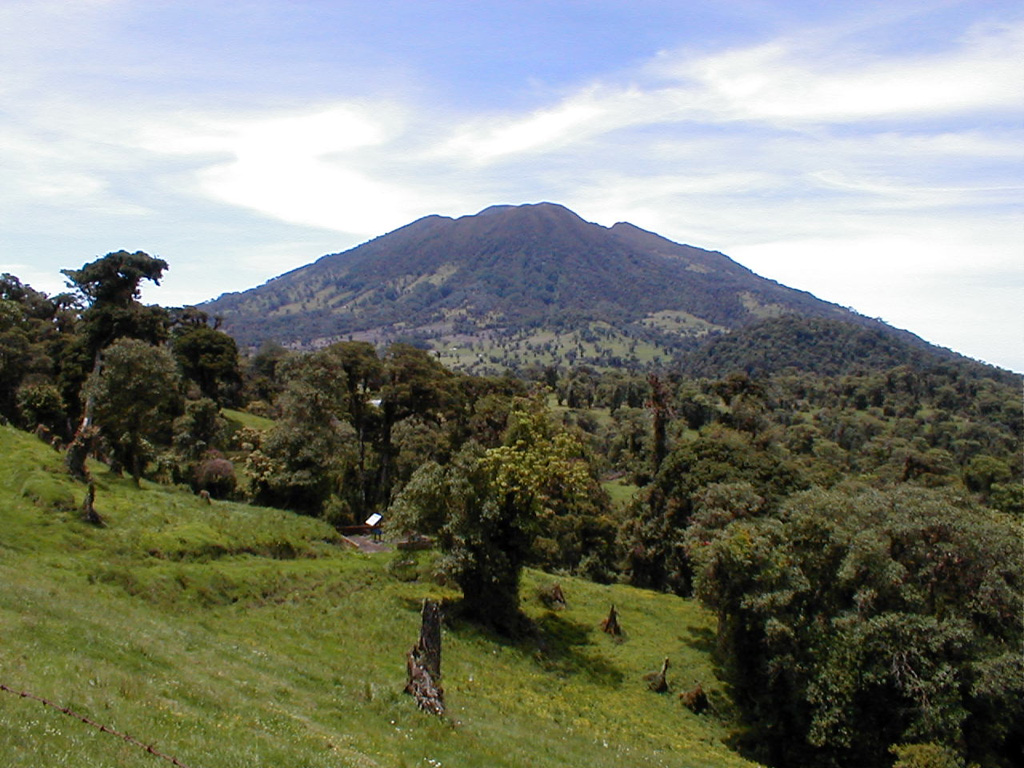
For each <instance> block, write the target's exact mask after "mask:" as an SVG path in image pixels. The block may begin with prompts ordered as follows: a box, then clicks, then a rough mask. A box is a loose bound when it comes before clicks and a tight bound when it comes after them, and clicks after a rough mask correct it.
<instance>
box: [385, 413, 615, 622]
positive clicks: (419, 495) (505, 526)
mask: <svg viewBox="0 0 1024 768" xmlns="http://www.w3.org/2000/svg"><path fill="white" fill-rule="evenodd" d="M599 494H600V489H599V488H598V487H596V485H595V483H594V482H593V479H592V478H591V476H590V473H589V467H588V465H587V464H586V462H585V461H584V460H583V453H582V446H581V445H580V444H579V442H578V441H577V440H576V439H575V438H574V437H572V436H571V435H570V434H568V433H566V432H564V431H560V430H558V429H557V428H556V427H555V426H554V425H553V424H552V423H551V421H550V420H549V419H548V417H547V414H546V412H545V411H544V410H543V409H542V408H541V407H539V406H533V407H530V408H523V409H520V410H516V411H514V412H513V413H512V415H511V416H510V420H509V427H508V430H507V432H506V435H505V440H504V444H503V445H500V446H497V447H495V448H490V449H483V448H480V447H479V446H476V445H473V444H470V445H467V446H466V447H464V448H463V449H462V450H461V451H460V452H459V453H458V454H457V455H456V456H455V457H454V459H453V460H452V461H451V463H449V464H448V465H445V466H442V465H440V464H438V463H436V462H430V463H428V464H426V465H424V466H423V467H421V468H420V469H419V470H418V471H417V472H416V473H415V474H414V475H413V477H412V479H411V480H410V482H409V483H408V485H407V486H406V487H405V488H404V489H403V491H402V493H401V494H400V495H399V497H398V499H397V500H396V502H395V504H394V505H393V506H392V510H391V511H392V520H391V522H390V525H391V526H392V527H393V528H396V529H399V530H401V529H412V530H420V531H423V532H426V533H433V534H436V535H437V536H438V539H439V544H440V547H441V549H442V551H443V552H444V559H443V563H442V567H443V569H444V570H445V571H446V572H447V573H448V574H449V576H450V577H451V578H453V579H454V580H455V582H456V583H458V585H459V587H460V588H461V589H462V593H463V598H464V599H463V609H464V611H465V613H466V614H468V615H470V616H472V617H474V618H476V619H478V620H481V621H484V622H487V623H490V624H493V625H495V626H496V627H497V628H498V629H500V630H502V631H505V632H513V631H515V629H516V627H517V624H518V622H519V620H520V616H519V610H518V608H519V578H520V574H521V572H522V569H523V567H524V566H525V565H526V564H527V563H528V562H530V560H531V558H532V557H533V556H534V554H535V544H536V541H537V539H538V537H539V536H541V535H543V534H544V532H545V531H550V530H552V527H551V524H552V522H553V521H554V520H555V519H556V518H559V517H561V516H563V515H565V514H567V513H569V512H571V511H572V510H574V509H575V508H577V507H580V506H587V507H590V508H592V507H593V506H596V505H597V504H598V503H599V502H597V501H595V497H596V496H597V495H599Z"/></svg>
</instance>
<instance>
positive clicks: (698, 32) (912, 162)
mask: <svg viewBox="0 0 1024 768" xmlns="http://www.w3.org/2000/svg"><path fill="white" fill-rule="evenodd" d="M1022 117H1024V5H1021V4H1020V3H1019V2H999V1H993V2H986V1H985V0H972V1H969V2H957V1H955V0H941V1H940V0H935V1H934V2H928V1H926V0H921V1H920V2H918V1H916V0H908V1H905V2H903V1H901V0H888V1H887V2H872V1H871V0H865V1H863V2H857V3H852V2H850V3H847V2H834V3H833V2H820V1H819V2H799V1H796V2H794V1H792V0H788V1H785V2H782V1H778V2H774V1H770V0H721V1H719V2H688V1H687V0H675V1H674V2H668V1H666V2H662V1H660V0H646V1H645V0H634V1H633V2H628V3H627V2H601V1H598V0H590V1H587V0H562V2H554V1H542V0H505V2H484V1H481V2H446V1H445V0H431V1H427V0H421V1H419V2H410V1H409V0H405V1H400V0H379V1H378V2H373V3H371V2H346V1H344V0H341V1H336V2H316V1H310V2H301V1H299V0H294V1H291V2H285V1H284V0H277V1H271V0H247V1H244V2H232V1H231V0H221V1H220V2H212V0H207V1H205V2H190V1H189V0H174V1H173V2H161V1H160V0H62V1H61V2H50V1H49V0H29V1H28V2H21V1H20V0H0V168H2V169H3V172H2V174H0V271H6V272H11V273H13V274H15V275H18V276H19V277H20V278H21V279H22V280H23V281H25V282H28V283H30V284H32V285H33V286H35V287H37V288H39V289H41V290H46V291H47V292H51V293H52V292H55V291H58V290H60V289H62V287H63V280H62V277H61V276H60V274H59V270H60V269H62V268H68V267H71V268H76V267H79V266H81V265H82V264H84V263H86V262H89V261H92V260H93V259H95V258H97V257H99V256H102V255H103V254H105V253H107V252H109V251H113V250H118V249H121V248H125V249H129V250H137V249H141V250H145V251H147V252H148V253H150V254H153V255H157V256H160V257H162V258H164V259H166V260H167V261H168V262H169V263H170V265H171V268H170V270H169V272H168V273H167V276H166V279H165V280H164V281H163V283H162V285H161V287H160V288H154V289H150V290H147V292H146V295H145V298H146V300H148V301H152V302H159V303H161V304H165V305H175V304H184V303H195V302H199V301H202V300H205V299H208V298H213V297H214V296H217V295H219V294H220V293H223V292H226V291H238V290H244V289H246V288H250V287H253V286H255V285H258V284H260V283H262V282H264V281H265V280H267V279H269V278H271V277H274V276H276V275H278V274H280V273H282V272H284V271H287V270H289V269H292V268H295V267H297V266H301V265H303V264H306V263H309V262H311V261H313V260H315V259H316V258H318V257H319V256H321V255H323V254H325V253H332V252H337V251H342V250H346V249H348V248H350V247H352V246H354V245H357V244H358V243H360V242H363V241H365V240H367V239H369V238H371V237H374V236H377V235H380V234H383V233H384V232H387V231H389V230H392V229H395V228H397V227H399V226H402V225H404V224H406V223H408V222H410V221H412V220H414V219H416V218H418V217H420V216H424V215H427V214H431V213H439V214H443V215H448V216H460V215H464V214H469V213H475V212H477V211H479V210H481V209H483V208H486V207H487V206H489V205H492V204H497V203H524V202H537V201H541V200H550V201H554V202H559V203H562V204H564V205H567V206H568V207H570V208H572V209H573V210H575V211H576V212H577V213H579V214H580V215H581V216H582V217H583V218H585V219H587V220H590V221H595V222H597V223H600V224H604V225H611V224H613V223H615V222H616V221H630V222H632V223H634V224H636V225H638V226H641V227H644V228H646V229H650V230H653V231H655V232H658V233H659V234H662V235H664V236H666V237H669V238H671V239H673V240H676V241H678V242H685V243H689V244H692V245H697V246H701V247H705V248H710V249H714V250H721V251H722V252H724V253H726V254H728V255H729V256H731V257H733V258H734V259H736V260H737V261H739V262H740V263H742V264H744V265H746V266H748V267H750V268H751V269H753V270H754V271H756V272H758V273H759V274H761V275H764V276H766V277H769V278H772V279H775V280H778V281H779V282H782V283H784V284H786V285H790V286H792V287H795V288H800V289H804V290H808V291H811V292H812V293H814V294H816V295H817V296H819V297H820V298H823V299H827V300H829V301H834V302H837V303H839V304H842V305H845V306H851V307H853V308H854V309H856V310H858V311H860V312H862V313H864V314H867V315H870V316H873V317H881V318H882V319H884V320H886V321H887V322H890V323H892V324H893V325H896V326H898V327H902V328H907V329H909V330H911V331H914V332H915V333H918V334H919V335H921V336H923V337H924V338H926V339H927V340H929V341H931V342H934V343H937V344H940V345H943V346H947V347H951V348H953V349H956V350H957V351H959V352H963V353H964V354H967V355H970V356H971V357H975V358H979V359H982V360H986V361H988V362H992V363H995V364H998V365H1001V366H1003V367H1008V368H1011V369H1013V370H1017V371H1024V312H1022V311H1021V308H1020V307H1021V299H1022V298H1024V227H1022V224H1024V220H1022V198H1024V195H1022V190H1024V174H1022V170H1024V120H1022Z"/></svg>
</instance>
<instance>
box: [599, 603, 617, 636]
mask: <svg viewBox="0 0 1024 768" xmlns="http://www.w3.org/2000/svg"><path fill="white" fill-rule="evenodd" d="M601 629H602V630H603V631H605V632H607V633H608V634H609V635H611V636H612V637H622V627H621V626H620V624H619V614H618V611H616V610H615V606H614V605H613V606H612V609H611V610H610V611H608V618H606V619H605V620H604V621H602V622H601Z"/></svg>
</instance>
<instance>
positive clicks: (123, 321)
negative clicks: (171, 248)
mask: <svg viewBox="0 0 1024 768" xmlns="http://www.w3.org/2000/svg"><path fill="white" fill-rule="evenodd" d="M167 268H168V265H167V262H166V261H164V260H163V259H157V258H154V257H152V256H150V255H149V254H148V253H144V252H142V251H136V252H135V253H128V252H127V251H116V252H114V253H108V254H107V255H106V256H104V257H102V258H100V259H97V260H95V261H92V262H90V263H88V264H85V265H84V266H82V268H81V269H63V270H61V272H62V273H63V274H64V275H65V276H66V277H67V278H68V287H70V288H73V289H74V290H75V291H76V292H77V293H78V294H79V295H81V296H82V297H83V299H84V300H85V301H86V303H87V305H88V306H87V309H86V310H85V312H84V313H83V314H82V321H83V334H84V338H85V342H86V346H87V348H88V350H89V352H90V353H91V354H93V355H96V354H98V353H99V352H100V351H101V350H102V349H103V348H104V347H106V346H107V345H108V344H110V343H112V342H113V341H114V340H115V339H119V338H124V337H127V338H132V339H142V340H144V341H148V342H150V343H153V344H156V343H159V342H162V341H165V340H166V339H167V328H168V326H169V325H170V315H169V314H168V312H167V311H166V310H165V309H163V308H161V307H146V306H143V305H142V304H141V303H140V302H139V299H140V298H141V296H142V289H141V283H142V281H143V280H149V281H151V282H153V283H155V284H156V285H159V284H160V279H161V278H162V277H163V273H164V271H165V270H166V269H167Z"/></svg>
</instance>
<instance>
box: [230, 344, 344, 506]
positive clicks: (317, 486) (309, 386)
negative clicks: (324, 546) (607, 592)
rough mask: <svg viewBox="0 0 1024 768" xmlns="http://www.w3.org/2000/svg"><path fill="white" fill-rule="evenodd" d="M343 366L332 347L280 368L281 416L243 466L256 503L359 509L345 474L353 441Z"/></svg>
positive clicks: (335, 349)
mask: <svg viewBox="0 0 1024 768" xmlns="http://www.w3.org/2000/svg"><path fill="white" fill-rule="evenodd" d="M343 362H344V360H343V356H342V355H341V353H340V350H339V348H338V347H337V346H331V347H327V348H325V349H322V350H318V351H316V352H311V353H309V354H307V355H301V356H296V357H294V358H289V359H288V360H287V361H285V362H284V363H283V364H282V368H283V369H284V370H283V373H282V375H283V377H284V378H285V380H286V381H287V384H286V385H285V390H284V392H283V393H282V394H281V397H280V401H281V417H280V418H279V419H278V420H277V423H276V425H275V426H274V428H273V429H272V430H271V431H270V433H269V434H268V435H266V437H265V438H264V440H263V446H262V450H261V451H260V452H258V453H256V454H254V455H253V456H250V459H249V462H248V468H249V471H250V474H251V475H252V478H253V484H254V491H255V494H254V495H255V497H256V500H257V501H258V502H260V503H263V504H273V505H275V506H281V507H285V508H288V509H294V510H297V511H300V512H304V513H306V514H311V515H323V514H324V513H325V512H326V510H327V506H328V503H329V502H330V501H331V499H332V497H336V498H337V497H339V496H340V497H342V498H343V499H344V500H345V502H346V503H345V504H344V505H343V506H346V507H348V508H349V509H350V511H351V510H352V509H353V508H356V509H357V508H358V505H359V501H358V499H359V497H360V496H361V495H362V490H361V488H360V487H359V481H358V479H357V478H355V477H350V476H348V474H349V470H351V469H353V468H354V465H355V457H354V452H353V447H354V444H355V441H354V439H353V437H354V436H353V432H352V428H351V426H350V425H349V424H348V418H349V387H348V377H347V375H346V373H345V368H344V364H343ZM333 516H334V517H340V518H345V517H346V514H345V513H344V512H336V513H335V514H334V515H333ZM335 522H352V521H351V520H349V519H344V520H342V519H338V520H335Z"/></svg>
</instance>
